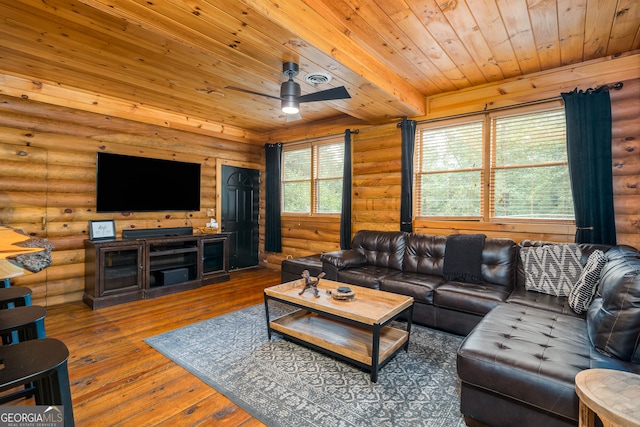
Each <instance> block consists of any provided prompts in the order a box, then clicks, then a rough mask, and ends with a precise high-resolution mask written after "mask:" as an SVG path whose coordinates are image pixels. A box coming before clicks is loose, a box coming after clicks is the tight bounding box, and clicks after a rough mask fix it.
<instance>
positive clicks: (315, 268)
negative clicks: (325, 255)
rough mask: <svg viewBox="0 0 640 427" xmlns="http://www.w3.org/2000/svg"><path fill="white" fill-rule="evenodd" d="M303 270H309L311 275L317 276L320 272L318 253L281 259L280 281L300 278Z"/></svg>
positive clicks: (320, 262) (320, 265)
mask: <svg viewBox="0 0 640 427" xmlns="http://www.w3.org/2000/svg"><path fill="white" fill-rule="evenodd" d="M304 270H309V273H311V276H312V277H317V276H318V274H320V273H321V272H322V261H320V254H316V255H309V256H306V257H300V258H289V259H285V260H283V261H282V269H281V270H280V277H281V280H282V283H285V282H290V281H292V280H297V279H300V278H301V274H302V272H303V271H304Z"/></svg>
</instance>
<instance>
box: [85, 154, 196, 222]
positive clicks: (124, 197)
mask: <svg viewBox="0 0 640 427" xmlns="http://www.w3.org/2000/svg"><path fill="white" fill-rule="evenodd" d="M96 181H97V182H96V187H97V192H96V211H98V212H163V211H185V212H186V211H198V210H200V164H199V163H187V162H178V161H173V160H161V159H151V158H146V157H135V156H125V155H121V154H111V153H98V156H97V162H96Z"/></svg>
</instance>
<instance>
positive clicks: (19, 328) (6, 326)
mask: <svg viewBox="0 0 640 427" xmlns="http://www.w3.org/2000/svg"><path fill="white" fill-rule="evenodd" d="M46 315H47V310H46V309H45V308H44V307H40V306H38V305H31V306H28V307H16V308H12V309H9V310H0V336H1V337H2V342H3V344H5V345H6V344H16V342H22V341H28V340H35V339H39V338H45V337H46V333H45V330H44V318H45V316H46ZM14 332H15V333H14Z"/></svg>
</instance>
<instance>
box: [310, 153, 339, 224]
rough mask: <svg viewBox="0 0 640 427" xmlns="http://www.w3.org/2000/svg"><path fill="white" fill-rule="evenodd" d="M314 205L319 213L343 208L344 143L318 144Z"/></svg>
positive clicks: (332, 211)
mask: <svg viewBox="0 0 640 427" xmlns="http://www.w3.org/2000/svg"><path fill="white" fill-rule="evenodd" d="M314 148H315V153H316V155H315V156H314V158H315V160H316V167H315V168H314V171H315V172H316V176H315V184H316V191H315V196H316V200H315V203H314V205H315V206H316V207H317V212H319V213H339V212H340V211H341V208H342V172H343V170H342V169H343V167H344V143H337V144H323V145H316V146H315V147H314Z"/></svg>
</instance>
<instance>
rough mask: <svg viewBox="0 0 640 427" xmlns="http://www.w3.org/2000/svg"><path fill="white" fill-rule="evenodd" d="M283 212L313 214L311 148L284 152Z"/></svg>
mask: <svg viewBox="0 0 640 427" xmlns="http://www.w3.org/2000/svg"><path fill="white" fill-rule="evenodd" d="M282 157H283V161H282V175H283V178H282V211H283V212H311V147H304V148H299V149H296V150H283V152H282Z"/></svg>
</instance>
